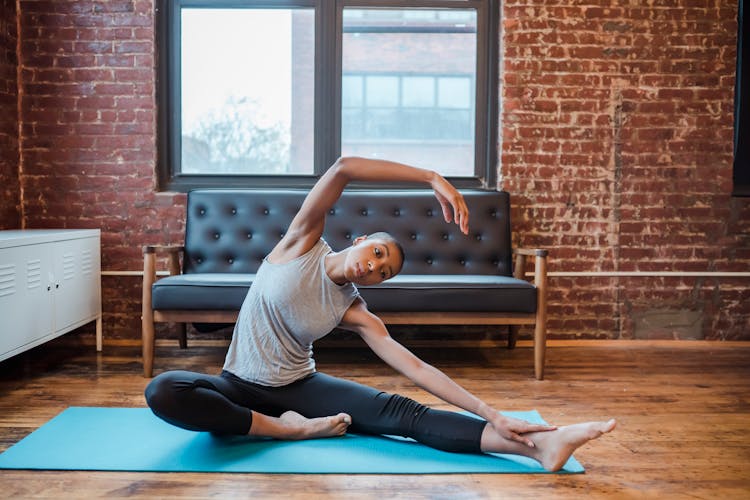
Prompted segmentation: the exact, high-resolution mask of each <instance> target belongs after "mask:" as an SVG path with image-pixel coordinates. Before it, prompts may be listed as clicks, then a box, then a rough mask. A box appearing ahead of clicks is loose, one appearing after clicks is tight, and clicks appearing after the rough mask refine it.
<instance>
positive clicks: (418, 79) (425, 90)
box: [404, 76, 435, 108]
mask: <svg viewBox="0 0 750 500" xmlns="http://www.w3.org/2000/svg"><path fill="white" fill-rule="evenodd" d="M434 105H435V79H434V78H433V77H431V76H406V77H404V107H413V108H426V107H432V106H434Z"/></svg>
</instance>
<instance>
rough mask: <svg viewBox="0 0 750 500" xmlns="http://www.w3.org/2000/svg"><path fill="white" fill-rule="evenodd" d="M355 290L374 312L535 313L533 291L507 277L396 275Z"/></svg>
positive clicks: (521, 281)
mask: <svg viewBox="0 0 750 500" xmlns="http://www.w3.org/2000/svg"><path fill="white" fill-rule="evenodd" d="M358 289H359V291H360V293H361V295H362V298H364V299H365V301H366V302H367V306H368V308H369V309H370V310H372V311H375V312H378V311H382V312H410V311H414V312H518V313H523V312H526V313H533V312H536V297H537V291H536V287H535V286H534V285H533V284H532V283H529V282H528V281H524V280H519V279H515V278H511V277H508V276H487V275H476V274H430V275H417V274H412V275H408V274H406V275H405V274H400V275H398V276H395V277H394V278H392V279H390V280H388V281H386V282H384V283H381V284H379V285H376V286H371V287H366V286H360V287H358Z"/></svg>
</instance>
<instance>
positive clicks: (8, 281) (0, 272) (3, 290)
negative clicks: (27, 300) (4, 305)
mask: <svg viewBox="0 0 750 500" xmlns="http://www.w3.org/2000/svg"><path fill="white" fill-rule="evenodd" d="M14 293H16V266H15V264H8V265H4V266H0V297H5V296H6V295H13V294H14Z"/></svg>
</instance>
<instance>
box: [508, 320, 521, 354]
mask: <svg viewBox="0 0 750 500" xmlns="http://www.w3.org/2000/svg"><path fill="white" fill-rule="evenodd" d="M520 329H521V327H520V326H518V325H510V326H509V327H508V349H515V348H516V340H518V330H520Z"/></svg>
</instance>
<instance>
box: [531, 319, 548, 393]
mask: <svg viewBox="0 0 750 500" xmlns="http://www.w3.org/2000/svg"><path fill="white" fill-rule="evenodd" d="M546 350H547V325H546V322H544V321H539V322H537V324H536V325H535V326H534V375H536V379H537V380H543V379H544V356H545V353H546Z"/></svg>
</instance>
